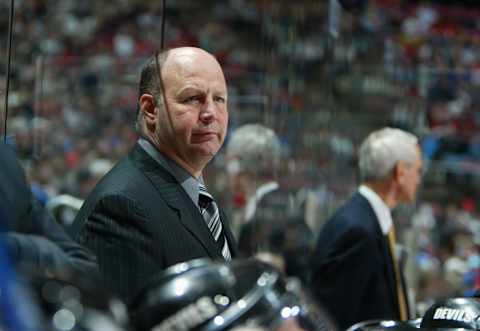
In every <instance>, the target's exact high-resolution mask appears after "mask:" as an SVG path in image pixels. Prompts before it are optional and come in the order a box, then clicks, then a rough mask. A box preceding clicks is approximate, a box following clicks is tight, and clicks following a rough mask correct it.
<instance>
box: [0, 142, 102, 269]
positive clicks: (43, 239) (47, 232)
mask: <svg viewBox="0 0 480 331" xmlns="http://www.w3.org/2000/svg"><path fill="white" fill-rule="evenodd" d="M0 168H1V171H0V212H1V215H0V216H1V218H2V221H3V222H2V224H1V227H2V229H3V233H2V234H1V238H2V240H4V242H5V244H6V245H7V248H8V250H9V252H10V254H11V256H12V259H13V261H14V263H15V264H17V266H18V267H19V268H22V269H25V270H24V272H26V273H28V274H34V275H43V276H52V277H60V278H61V277H65V276H69V275H71V274H77V273H78V274H82V275H85V277H93V276H94V275H95V274H96V272H97V264H96V258H95V256H94V255H93V253H91V252H89V251H88V250H87V249H85V248H83V247H82V246H80V245H79V244H77V243H75V242H74V241H73V240H72V239H71V238H70V237H69V236H68V235H67V233H66V232H65V230H64V229H63V228H62V227H61V226H60V225H59V224H58V223H56V222H55V220H54V218H53V216H52V215H51V214H50V213H49V212H48V211H47V210H46V209H45V208H44V207H43V206H41V205H40V203H39V202H38V201H37V200H36V199H35V198H34V197H33V195H32V193H31V190H30V186H29V184H28V183H27V181H26V179H25V175H24V172H23V169H22V167H21V165H20V164H19V163H18V161H17V160H16V157H15V154H14V152H13V151H12V150H11V148H10V147H9V146H7V145H6V144H3V143H1V144H0Z"/></svg>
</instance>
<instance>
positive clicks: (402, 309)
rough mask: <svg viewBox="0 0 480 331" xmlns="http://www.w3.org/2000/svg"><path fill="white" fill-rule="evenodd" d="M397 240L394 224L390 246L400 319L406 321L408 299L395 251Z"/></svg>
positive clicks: (391, 230) (389, 238)
mask: <svg viewBox="0 0 480 331" xmlns="http://www.w3.org/2000/svg"><path fill="white" fill-rule="evenodd" d="M396 242H397V241H396V238H395V229H394V227H393V225H392V226H391V227H390V231H389V232H388V246H389V248H390V255H391V256H392V261H393V268H394V271H395V283H396V284H395V285H396V288H397V298H398V310H399V313H400V320H402V321H406V320H407V319H408V308H407V300H406V296H405V289H404V288H403V284H402V279H401V275H400V266H399V263H398V259H397V254H396V252H395V246H396Z"/></svg>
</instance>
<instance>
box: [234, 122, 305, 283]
mask: <svg viewBox="0 0 480 331" xmlns="http://www.w3.org/2000/svg"><path fill="white" fill-rule="evenodd" d="M283 157H284V155H283V153H282V146H281V143H280V140H279V138H278V136H277V135H276V134H275V132H274V131H273V130H272V129H270V128H268V127H266V126H264V125H261V124H246V125H243V126H240V127H238V128H236V129H235V131H233V134H232V135H231V137H230V139H229V140H228V143H227V151H226V160H227V163H226V164H227V171H228V175H229V183H230V189H231V191H232V195H233V199H234V201H235V202H236V203H237V204H236V206H237V208H235V209H234V210H233V217H232V219H233V228H234V231H236V233H237V235H238V242H239V248H240V252H241V253H242V255H243V256H244V257H249V256H254V255H256V254H257V256H259V257H260V258H262V257H263V258H267V259H268V258H269V257H270V259H268V261H270V262H271V263H273V264H275V265H276V266H277V267H279V268H280V269H281V270H283V271H285V272H287V274H288V275H291V276H294V275H295V276H297V277H299V278H301V279H302V280H304V281H305V280H306V278H307V264H308V255H309V253H310V248H311V246H312V243H313V234H312V232H311V231H310V229H309V227H308V226H307V224H306V223H305V220H304V213H303V209H301V208H300V206H299V204H298V203H297V200H296V195H295V193H296V192H292V191H290V190H288V189H287V188H286V187H285V186H284V185H283V184H282V183H281V181H280V179H281V177H282V173H283V170H282V160H283ZM267 253H268V254H267ZM258 254H260V255H258ZM274 255H276V258H275V257H274Z"/></svg>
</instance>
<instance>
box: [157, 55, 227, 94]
mask: <svg viewBox="0 0 480 331" xmlns="http://www.w3.org/2000/svg"><path fill="white" fill-rule="evenodd" d="M162 74H163V76H164V78H165V79H166V80H170V81H171V80H172V79H173V80H175V81H181V82H182V84H181V85H184V84H187V83H188V82H189V81H190V83H193V81H195V80H197V79H207V80H208V81H209V82H210V83H211V84H216V83H218V84H219V85H220V87H223V88H225V84H226V83H225V77H224V75H223V71H222V68H221V67H220V64H219V63H218V62H217V60H216V59H215V58H214V57H213V56H212V55H210V54H209V53H206V52H205V53H200V54H198V53H196V52H190V51H188V50H186V51H184V52H179V53H178V54H171V55H170V56H169V58H168V59H167V61H166V62H165V65H164V68H163V72H162Z"/></svg>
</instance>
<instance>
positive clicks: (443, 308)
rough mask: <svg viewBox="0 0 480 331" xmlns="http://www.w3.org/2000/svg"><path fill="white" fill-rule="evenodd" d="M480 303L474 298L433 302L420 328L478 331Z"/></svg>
mask: <svg viewBox="0 0 480 331" xmlns="http://www.w3.org/2000/svg"><path fill="white" fill-rule="evenodd" d="M479 317H480V302H479V301H478V299H474V298H451V299H445V300H441V301H437V302H435V304H433V305H432V306H431V307H430V308H428V309H427V311H426V312H425V315H424V316H423V319H422V323H421V324H420V326H421V327H422V328H428V329H467V330H478V329H479V328H480V324H479V320H478V319H479Z"/></svg>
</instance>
